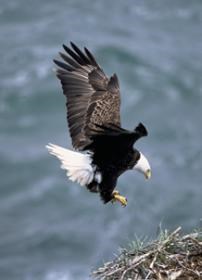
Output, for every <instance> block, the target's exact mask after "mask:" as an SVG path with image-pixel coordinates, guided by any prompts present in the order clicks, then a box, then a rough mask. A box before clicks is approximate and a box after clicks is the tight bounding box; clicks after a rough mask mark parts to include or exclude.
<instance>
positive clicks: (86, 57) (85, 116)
mask: <svg viewBox="0 0 202 280" xmlns="http://www.w3.org/2000/svg"><path fill="white" fill-rule="evenodd" d="M70 44H71V48H69V47H67V46H65V45H63V48H64V50H65V54H64V53H60V56H61V58H62V59H63V61H58V60H54V62H55V64H56V65H57V66H58V69H57V72H56V73H57V77H58V78H59V79H60V81H61V84H62V88H63V93H64V95H65V96H66V100H67V101H66V106H67V120H68V125H69V130H70V135H71V138H72V144H73V146H74V148H75V149H79V150H82V149H84V148H85V147H86V146H87V145H88V144H89V143H90V138H89V136H88V134H87V133H86V131H87V130H88V131H89V130H91V129H96V124H98V125H105V124H107V123H109V122H110V123H113V124H115V125H119V126H120V90H119V82H118V78H117V76H116V74H114V75H113V76H112V77H111V78H108V77H107V76H106V75H105V73H104V71H103V70H102V69H101V67H100V66H99V65H98V63H97V62H96V60H95V58H94V57H93V55H92V54H91V53H90V51H89V50H88V49H87V48H84V51H81V50H80V49H79V48H78V47H77V46H76V45H75V44H73V43H72V42H71V43H70Z"/></svg>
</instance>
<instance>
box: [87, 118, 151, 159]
mask: <svg viewBox="0 0 202 280" xmlns="http://www.w3.org/2000/svg"><path fill="white" fill-rule="evenodd" d="M96 127H97V128H96V129H91V130H89V131H88V133H89V138H90V139H92V143H91V144H90V145H89V148H90V149H91V150H93V151H96V152H98V151H105V153H106V154H110V153H113V154H116V152H117V153H118V154H119V155H120V154H121V153H123V155H124V154H126V153H127V152H128V150H130V149H131V148H132V147H133V145H134V143H135V142H136V141H137V140H138V139H139V138H141V137H144V136H147V134H148V133H147V130H146V127H145V126H144V125H143V124H142V123H139V124H138V126H137V127H136V128H135V130H134V131H129V130H126V129H123V128H121V127H120V126H118V125H115V124H113V123H109V124H107V125H105V126H103V125H96Z"/></svg>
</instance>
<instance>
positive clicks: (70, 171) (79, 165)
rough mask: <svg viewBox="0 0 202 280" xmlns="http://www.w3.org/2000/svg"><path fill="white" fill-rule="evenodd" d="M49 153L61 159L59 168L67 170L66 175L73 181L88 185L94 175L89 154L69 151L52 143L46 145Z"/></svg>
mask: <svg viewBox="0 0 202 280" xmlns="http://www.w3.org/2000/svg"><path fill="white" fill-rule="evenodd" d="M46 148H47V149H48V151H49V153H50V154H51V155H54V156H56V157H57V158H58V159H59V160H60V161H61V163H62V164H61V168H62V169H65V170H67V173H66V174H67V176H68V177H69V179H70V180H71V181H73V182H77V183H79V184H80V185H81V186H85V185H88V184H90V183H91V182H92V180H93V177H94V168H93V166H92V165H91V163H92V158H91V156H90V155H89V154H82V153H79V152H75V151H71V150H68V149H65V148H62V147H60V146H57V145H54V144H50V143H49V144H48V145H47V146H46Z"/></svg>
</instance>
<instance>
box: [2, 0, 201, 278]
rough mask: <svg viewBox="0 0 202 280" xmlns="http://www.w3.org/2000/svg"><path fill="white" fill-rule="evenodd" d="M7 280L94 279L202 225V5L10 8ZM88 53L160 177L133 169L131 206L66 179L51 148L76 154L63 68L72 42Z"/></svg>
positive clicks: (127, 190) (74, 2)
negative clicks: (160, 235)
mask: <svg viewBox="0 0 202 280" xmlns="http://www.w3.org/2000/svg"><path fill="white" fill-rule="evenodd" d="M0 3H1V5H0V38H1V44H0V56H1V63H0V64H1V66H0V159H1V160H0V178H1V183H0V279H2V280H14V279H15V280H17V279H19V280H72V279H78V280H85V279H89V277H90V276H89V275H90V272H91V270H92V269H93V268H95V267H97V266H99V265H101V264H102V263H103V261H107V260H110V259H112V258H113V256H114V254H117V253H118V248H119V247H124V246H127V244H128V243H129V241H130V240H132V239H133V238H134V236H135V235H137V236H151V237H155V235H156V232H157V229H158V226H159V224H160V223H162V227H164V228H167V229H170V230H172V229H175V228H176V227H178V226H182V228H183V230H184V231H185V232H186V231H189V230H192V229H194V228H197V227H199V226H200V219H201V217H202V202H201V200H202V199H201V198H202V186H201V183H202V149H201V147H202V2H201V1H199V0H193V1H188V0H184V1H182V0H178V1H170V0H165V1H162V0H149V1H146V0H142V1H137V0H133V1H132V0H126V1H121V0H116V1H115V0H114V1H107V0H104V1H98V0H96V1H90V0H86V1H81V0H66V1H65V0H61V1H53V0H49V1H47V0H46V1H39V0H36V1H31V0H9V1H6V0H5V1H4V0H3V1H2V0H1V1H0ZM69 41H74V42H75V43H77V44H78V45H79V46H87V47H88V48H89V49H90V50H92V52H93V53H94V54H95V56H96V57H97V59H98V61H99V63H100V65H101V66H102V67H103V68H104V70H105V71H106V73H107V74H108V75H110V74H112V73H114V72H116V73H117V75H118V76H119V80H120V85H121V92H122V108H121V114H122V124H123V127H126V128H134V127H135V126H136V125H137V123H138V122H139V121H141V122H143V123H144V124H145V125H146V126H147V128H148V131H149V136H148V137H146V138H144V139H142V140H141V141H139V142H138V143H137V147H138V148H139V149H140V150H142V151H143V152H144V154H145V155H146V156H147V157H148V158H149V160H150V162H151V165H152V170H153V176H152V179H151V180H150V181H145V180H144V178H143V177H142V176H141V174H138V173H135V172H132V171H130V172H127V173H125V174H124V175H123V176H121V178H120V180H119V182H118V189H119V191H120V192H121V193H122V194H123V195H126V196H127V198H128V206H127V207H126V208H122V207H121V206H120V205H119V204H114V205H112V204H108V205H103V204H102V202H101V201H100V199H99V197H98V196H97V195H95V194H90V193H88V192H87V190H86V189H85V188H81V187H80V186H78V185H77V184H74V183H71V182H70V181H68V180H67V178H66V176H65V172H64V171H63V170H61V169H60V168H59V162H58V161H57V160H56V159H55V158H53V157H51V156H50V155H49V154H48V152H47V150H46V149H45V145H46V144H47V143H48V142H52V143H56V144H59V145H62V146H66V147H69V148H70V147H71V140H70V138H69V135H68V132H67V124H66V117H65V116H66V111H65V100H64V97H63V95H62V91H61V87H60V84H59V82H58V81H57V79H56V77H55V74H54V72H53V71H52V69H53V67H54V66H53V63H52V59H53V58H56V57H57V56H58V51H60V50H61V45H62V43H67V44H68V43H69Z"/></svg>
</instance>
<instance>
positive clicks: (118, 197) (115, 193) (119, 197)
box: [112, 191, 127, 207]
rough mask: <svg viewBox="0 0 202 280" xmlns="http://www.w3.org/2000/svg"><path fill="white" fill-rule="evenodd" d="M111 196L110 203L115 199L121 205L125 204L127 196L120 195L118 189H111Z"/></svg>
mask: <svg viewBox="0 0 202 280" xmlns="http://www.w3.org/2000/svg"><path fill="white" fill-rule="evenodd" d="M112 196H113V198H112V203H113V202H115V201H119V202H120V203H121V205H122V206H123V207H125V206H126V205H127V198H126V197H124V196H122V195H120V194H119V192H118V191H113V193H112Z"/></svg>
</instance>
